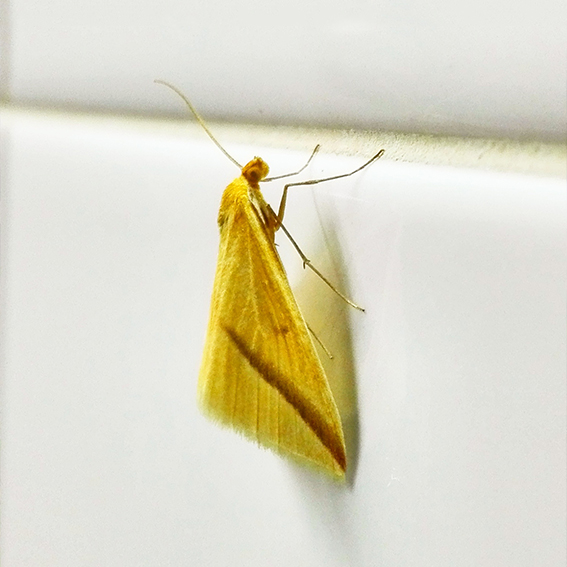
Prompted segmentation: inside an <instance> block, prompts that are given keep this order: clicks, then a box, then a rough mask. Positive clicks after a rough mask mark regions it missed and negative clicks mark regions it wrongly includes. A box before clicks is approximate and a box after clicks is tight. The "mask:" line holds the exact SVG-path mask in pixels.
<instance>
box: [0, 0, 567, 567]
mask: <svg viewBox="0 0 567 567" xmlns="http://www.w3.org/2000/svg"><path fill="white" fill-rule="evenodd" d="M1 10H2V14H3V15H4V16H8V17H4V18H3V19H2V21H1V23H0V26H1V29H0V31H1V32H2V41H3V44H2V48H3V51H2V56H1V61H2V64H3V68H2V75H3V78H4V83H3V92H4V93H5V94H6V95H9V97H10V98H11V99H12V101H13V102H15V103H18V104H22V103H24V102H26V101H28V102H29V101H34V102H35V104H36V105H38V106H44V107H48V106H50V105H56V106H60V107H62V108H63V109H64V110H65V109H72V108H96V109H101V108H103V109H107V110H117V109H118V110H122V111H125V112H129V113H138V114H143V113H146V114H150V113H154V114H155V113H159V112H163V111H165V110H167V111H171V112H177V109H178V108H180V105H179V103H178V101H176V100H175V98H174V97H173V96H171V95H170V93H168V92H167V91H164V89H163V88H162V89H161V90H160V89H159V88H158V87H157V86H154V85H153V84H152V82H151V81H152V80H153V79H154V78H155V77H164V78H167V79H169V80H171V81H172V82H175V83H177V84H179V85H180V86H181V87H183V88H184V89H185V90H187V91H188V92H189V93H190V94H191V96H192V98H193V99H195V101H196V102H197V104H198V106H199V107H200V108H202V109H203V112H204V113H205V114H209V115H213V116H214V115H216V116H217V117H218V116H221V117H225V118H228V119H230V120H232V121H237V120H239V119H242V118H247V119H258V120H261V121H263V122H265V123H267V124H270V123H275V122H283V123H303V124H306V125H307V126H309V125H313V124H319V125H321V124H323V125H335V124H342V125H345V126H349V127H364V128H377V127H392V128H396V129H399V130H402V131H406V132H411V131H439V132H445V133H458V134H460V135H463V136H466V135H467V134H474V133H484V134H495V135H501V136H502V135H509V136H512V137H520V138H531V139H536V140H538V139H539V140H543V141H546V140H547V141H553V140H557V139H558V138H559V137H560V136H561V135H562V133H563V132H564V129H565V108H564V100H565V92H564V85H563V79H564V74H565V71H564V69H563V55H564V47H562V46H558V45H559V43H560V41H563V35H562V34H561V33H560V32H561V25H563V24H561V23H560V16H561V13H562V11H563V10H564V8H563V6H560V5H559V4H558V3H555V2H549V3H548V5H546V4H542V3H539V4H538V5H535V6H533V5H527V4H525V5H522V3H521V2H520V3H510V4H508V3H506V2H500V3H491V4H488V3H487V4H486V5H478V4H477V5H474V6H473V5H471V6H470V7H469V6H468V5H464V4H463V5H457V4H455V3H451V4H448V5H444V4H443V3H441V2H439V3H435V4H430V5H428V6H427V7H426V6H425V5H423V4H417V3H416V4H415V5H414V4H412V3H407V2H406V3H399V2H398V3H390V4H388V3H382V4H378V3H369V2H367V3H364V2H359V3H356V4H352V5H348V6H346V5H342V4H339V3H337V4H335V5H333V4H330V3H328V2H327V3H323V2H320V3H317V2H313V1H311V2H308V3H297V5H294V4H292V3H288V4H286V5H285V6H284V5H280V6H276V7H275V8H273V11H272V8H271V7H270V6H269V5H267V4H266V3H262V4H258V5H255V4H254V3H252V2H250V3H242V4H238V5H236V4H227V5H224V4H223V3H218V4H215V3H210V2H209V3H206V4H205V3H202V4H192V3H176V2H173V0H170V1H169V2H162V3H159V4H158V3H155V4H150V3H139V2H136V3H134V2H132V3H129V2H125V1H122V2H113V3H104V2H99V3H96V4H91V3H82V2H67V3H66V2H64V1H63V0H56V1H53V2H35V3H34V2H29V1H28V2H23V1H18V0H12V2H11V3H10V5H8V4H5V5H3V6H2V8H1ZM258 11H262V12H263V13H264V15H263V16H262V18H258V17H257V12H258ZM473 12H474V13H473ZM473 16H474V17H473ZM475 18H476V19H475ZM260 20H263V25H260V23H261V22H260ZM259 22H260V23H259ZM457 22H458V25H457ZM463 22H466V24H465V23H463ZM521 30H523V33H520V31H521ZM0 119H1V123H0V127H1V128H0V133H1V139H0V142H1V145H0V149H1V151H2V153H1V159H2V161H1V170H0V173H1V178H0V181H1V188H2V209H1V216H0V221H1V236H2V240H1V248H0V254H1V255H0V261H1V265H0V268H1V271H0V291H1V306H0V307H1V313H2V320H1V333H2V334H1V337H2V342H1V345H0V349H1V350H0V364H1V371H2V376H1V383H0V387H1V389H0V412H1V413H0V420H1V421H0V434H1V437H2V438H1V446H0V492H1V494H2V499H1V508H0V560H1V563H2V566H3V567H28V566H30V567H44V566H45V567H68V566H81V567H82V566H85V567H99V566H112V567H114V566H116V567H130V566H132V567H134V566H136V567H138V566H148V567H153V566H158V565H160V566H172V567H182V566H183V567H185V566H193V565H195V566H205V565H206V566H214V567H216V566H224V565H231V566H243V567H244V566H249V565H262V566H264V565H266V566H289V565H297V566H299V567H304V566H305V567H320V566H321V567H322V566H325V567H326V566H332V567H335V566H337V567H342V566H349V567H350V566H353V567H358V566H362V567H367V566H368V567H374V566H384V567H406V566H422V565H423V566H428V567H429V566H433V567H449V566H450V567H453V566H461V565H467V566H468V565H471V566H473V565H474V566H483V567H485V566H487V567H501V566H513V567H532V566H534V565H535V566H540V565H541V566H545V567H547V566H551V567H556V566H557V567H559V566H562V565H564V563H565V553H566V544H565V530H566V501H565V491H566V487H565V466H566V463H565V428H566V409H565V394H566V392H565V380H566V362H565V353H566V346H567V345H566V337H565V321H566V298H565V295H566V294H565V287H566V286H565V280H566V271H567V253H566V243H565V236H566V231H567V221H566V212H567V199H566V195H565V179H564V176H563V174H562V172H561V167H562V163H563V162H562V161H561V160H562V159H564V156H565V150H564V148H559V149H558V146H554V147H551V146H546V145H541V146H540V154H541V155H540V157H538V155H537V154H534V152H533V151H530V152H526V153H522V147H520V146H518V147H516V146H514V147H515V148H516V150H514V151H513V152H512V154H513V156H515V157H514V159H511V160H509V163H508V167H507V168H506V169H507V171H506V172H498V171H494V170H492V171H490V170H482V169H479V168H472V167H469V168H465V167H463V166H462V165H460V164H462V161H459V160H457V159H455V163H454V164H452V165H445V166H440V165H431V164H425V163H423V161H425V160H423V161H420V160H419V159H418V157H415V159H414V161H413V163H409V162H407V161H405V162H404V161H395V160H393V159H391V157H390V159H387V157H388V156H386V158H385V159H383V160H382V161H380V162H378V163H376V164H375V165H374V166H373V167H372V168H371V169H369V170H367V171H365V172H364V173H362V174H360V175H358V176H357V177H355V178H351V179H349V180H344V181H342V182H337V183H333V184H327V185H324V186H323V185H322V186H317V187H314V188H310V189H305V188H304V189H301V190H299V189H298V190H297V191H294V192H293V194H292V195H291V197H290V201H289V205H288V214H287V225H288V228H289V229H290V230H291V231H292V233H293V234H294V236H295V237H296V238H297V240H298V241H299V242H300V243H301V245H302V246H303V248H304V249H305V251H306V252H307V253H308V254H309V255H310V256H311V257H312V259H313V260H314V261H315V263H318V264H319V265H321V266H322V267H324V269H325V272H326V273H329V274H330V275H331V276H332V278H333V279H334V280H335V281H339V282H341V287H343V288H344V289H345V290H347V291H348V293H349V295H351V296H352V297H353V298H354V299H355V300H356V301H358V302H359V303H361V304H362V305H364V307H365V308H366V310H367V311H366V313H365V314H359V313H349V312H348V311H347V312H345V311H344V309H342V306H341V305H340V303H337V302H336V301H335V299H334V298H333V297H332V295H331V294H328V293H327V291H326V290H325V288H324V286H323V284H321V283H320V282H319V281H317V280H316V278H314V277H312V276H311V275H310V274H305V273H304V272H303V271H302V270H301V265H300V262H299V259H298V258H297V256H296V255H295V254H294V252H293V250H291V249H290V247H289V246H288V245H287V244H286V242H285V240H283V239H282V238H280V239H279V242H280V243H281V251H282V256H283V257H284V261H285V264H286V266H287V267H288V271H289V274H290V279H291V281H292V283H293V285H294V289H295V290H296V291H297V294H298V297H299V300H300V302H301V305H302V307H303V308H304V310H305V311H306V313H307V315H308V317H309V319H310V321H312V322H313V324H314V326H315V327H316V328H317V331H318V334H319V335H320V336H321V338H322V339H323V340H324V341H325V342H326V343H327V344H329V345H331V347H332V348H333V350H334V352H335V355H336V360H335V361H334V362H333V363H332V364H334V365H335V366H334V367H331V368H330V369H329V372H330V374H331V375H334V374H337V375H345V376H346V377H347V378H348V379H349V380H351V381H352V384H354V389H353V391H352V392H351V398H349V399H346V400H343V401H342V402H341V403H342V408H343V417H344V419H345V425H346V427H347V430H348V436H349V439H350V443H349V447H348V449H349V458H350V461H351V473H350V475H349V481H348V484H347V485H346V486H339V485H336V484H334V483H333V482H331V481H329V480H327V479H326V478H324V477H319V476H317V475H314V474H313V473H312V472H311V471H308V470H303V469H299V468H297V467H296V466H295V465H293V464H290V463H287V462H286V461H284V460H282V459H281V458H279V457H277V456H275V455H272V454H271V453H269V452H267V451H263V450H261V449H259V448H258V447H256V446H254V445H253V444H251V443H248V442H246V441H244V440H242V439H241V438H239V437H238V436H237V435H235V434H233V433H232V432H230V431H226V430H221V429H219V428H218V427H216V426H215V425H214V424H212V423H210V422H208V421H207V420H206V419H205V418H203V417H202V416H201V415H200V414H199V412H198V411H197V408H196V403H195V393H196V392H195V387H196V374H197V370H198V366H199V362H200V356H201V347H202V343H203V334H204V331H205V327H206V320H207V314H208V302H209V296H210V292H211V284H212V278H213V274H214V266H215V260H216V258H215V256H216V248H217V242H218V236H217V229H216V224H215V221H216V214H217V208H218V203H219V199H220V194H221V192H222V189H223V187H224V186H225V185H226V184H227V183H228V181H230V180H231V178H233V177H234V176H235V175H236V174H237V171H235V168H234V166H232V165H231V164H230V163H229V162H228V161H227V160H226V159H225V158H224V157H223V156H222V155H221V154H220V153H219V152H218V150H217V149H216V148H215V147H214V146H213V145H212V144H211V143H210V142H209V141H208V140H207V139H206V138H205V137H204V135H203V134H202V133H201V132H199V131H197V130H196V129H191V128H188V129H187V132H186V133H185V132H182V133H181V134H180V130H179V128H178V127H177V126H175V125H167V124H164V123H162V122H157V121H153V120H150V119H147V120H138V121H128V120H115V119H112V118H110V119H108V118H103V117H99V118H97V116H94V117H90V118H89V117H77V116H75V115H72V114H65V113H61V114H54V115H50V114H46V113H43V112H26V111H18V112H14V111H12V110H10V109H9V108H4V109H3V110H2V111H1V113H0ZM243 130H245V129H243ZM246 132H248V130H245V131H244V133H243V137H246V135H247V134H246ZM278 132H279V131H278V130H274V136H275V138H274V139H276V137H277V134H278ZM332 135H333V134H332V133H331V134H330V136H331V137H332ZM277 139H278V140H279V142H278V143H276V144H274V143H271V144H268V143H266V144H258V145H254V146H252V145H245V144H242V143H240V144H238V143H234V142H232V143H231V142H229V144H230V147H229V149H230V151H231V152H232V153H234V154H235V155H236V157H237V158H238V159H240V160H242V161H245V160H246V159H247V158H248V157H251V156H253V155H262V156H263V157H264V158H265V159H266V160H267V161H268V162H269V163H270V165H271V166H272V169H273V172H274V173H277V172H285V171H288V170H291V169H294V168H295V167H296V166H297V165H298V164H301V163H302V161H303V160H304V159H305V158H306V157H307V155H308V153H309V152H308V151H307V150H305V151H291V150H289V149H286V147H289V146H292V145H294V141H293V140H291V139H290V140H286V139H285V137H284V138H283V139H282V138H277ZM417 143H418V144H419V143H422V144H423V146H420V147H423V148H426V147H427V143H425V142H423V141H422V142H417ZM278 145H279V147H278ZM413 150H414V151H413V154H412V155H413V156H419V155H420V152H419V151H415V148H413ZM532 150H533V147H532ZM386 151H388V147H386ZM424 151H425V150H424ZM514 152H515V153H514ZM402 153H403V152H402ZM409 153H410V152H409V148H408V152H407V155H409ZM392 155H395V154H394V152H391V154H390V156H392ZM455 155H457V153H456V154H455ZM472 155H473V157H474V155H475V154H474V153H473V154H472ZM550 156H551V157H550ZM554 156H555V157H554ZM557 156H559V157H557ZM561 156H563V157H561ZM469 157H470V156H469ZM484 157H485V156H484V153H482V156H481V152H480V151H479V153H478V156H477V158H478V161H479V162H481V159H483V158H484ZM459 159H460V158H459ZM362 160H363V158H362V157H360V156H359V157H345V156H338V155H330V154H326V153H324V152H323V153H322V154H321V155H320V156H318V157H317V159H316V161H315V163H313V164H312V166H311V167H310V169H309V172H308V173H307V175H308V176H310V177H317V176H320V175H331V174H333V173H339V172H343V171H345V170H348V169H350V168H352V167H355V166H356V165H358V164H360V163H361V161H362ZM526 160H531V162H532V163H535V165H534V167H533V168H531V169H533V170H538V171H543V172H544V174H539V175H534V174H523V173H522V174H520V173H519V172H520V171H524V168H523V167H522V164H523V163H524V162H525V161H526ZM538 160H539V162H541V163H544V164H547V163H553V164H555V165H554V166H553V167H548V166H547V165H545V166H542V167H540V168H538V167H537V163H536V162H538ZM546 160H548V161H546ZM446 161H447V160H446ZM448 161H449V163H450V162H451V160H450V159H449V160H448ZM473 161H474V160H473ZM558 164H559V165H558ZM515 170H516V171H515ZM546 171H547V172H548V173H547V174H545V172H546ZM557 172H559V174H558V173H557ZM275 185H276V186H275V187H274V188H268V189H266V191H265V192H266V194H267V197H268V198H269V199H271V200H272V202H277V199H278V196H279V192H278V186H277V184H275ZM344 329H347V330H348V332H347V333H346V334H344V331H343V330H344ZM341 333H343V334H341Z"/></svg>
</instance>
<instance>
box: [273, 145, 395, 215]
mask: <svg viewBox="0 0 567 567" xmlns="http://www.w3.org/2000/svg"><path fill="white" fill-rule="evenodd" d="M317 149H318V148H315V151H316V150H317ZM315 151H314V152H313V155H314V154H315ZM313 155H312V156H311V157H313ZM383 155H384V150H380V151H379V152H378V153H377V154H376V155H375V156H373V157H371V158H370V159H369V160H368V161H367V162H366V163H363V164H362V165H361V166H360V167H357V168H356V169H354V170H353V171H351V172H349V173H341V174H340V175H333V176H332V177H324V178H322V179H309V180H307V181H296V182H295V183H287V184H286V185H284V188H283V194H282V200H281V201H280V206H279V209H278V222H279V224H280V225H281V223H282V222H283V218H284V213H285V204H286V201H287V190H288V189H289V188H290V187H297V186H299V185H316V184H317V183H324V182H325V181H333V180H334V179H342V178H343V177H350V176H351V175H354V174H355V173H358V172H359V171H361V170H362V169H364V168H365V167H368V166H369V165H370V164H371V163H372V162H374V161H376V160H377V159H380V158H381V157H382V156H383ZM309 161H311V158H309ZM309 161H308V162H307V163H309Z"/></svg>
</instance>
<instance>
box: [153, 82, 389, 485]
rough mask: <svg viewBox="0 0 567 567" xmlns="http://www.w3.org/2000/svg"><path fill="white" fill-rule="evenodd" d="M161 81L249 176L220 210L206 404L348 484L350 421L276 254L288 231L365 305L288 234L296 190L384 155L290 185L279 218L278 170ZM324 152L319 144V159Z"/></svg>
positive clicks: (202, 398) (204, 375)
mask: <svg viewBox="0 0 567 567" xmlns="http://www.w3.org/2000/svg"><path fill="white" fill-rule="evenodd" d="M156 82H159V83H162V84H165V85H166V86H168V87H170V88H171V89H173V90H174V91H175V92H176V93H177V94H178V95H179V96H181V97H182V99H183V100H184V101H185V103H186V104H187V106H188V107H189V109H190V110H191V112H192V113H193V115H194V116H195V117H196V119H197V120H198V121H199V122H200V123H201V125H202V126H203V128H204V129H205V131H206V132H207V133H208V134H209V136H210V137H211V139H212V140H213V141H214V142H215V143H216V144H217V145H218V146H219V147H220V148H221V150H222V151H223V152H224V153H225V155H227V156H228V157H229V158H230V159H231V160H232V161H233V162H234V163H235V164H236V165H238V166H239V167H240V168H241V174H240V176H239V177H237V178H236V179H235V180H234V181H233V182H232V183H230V184H229V185H228V187H227V188H226V189H225V191H224V193H223V195H222V199H221V204H220V209H219V214H218V225H219V230H220V246H219V254H218V260H217V269H216V275H215V280H214V286H213V293H212V298H211V309H210V318H209V324H208V329H207V333H206V339H205V347H204V351H203V359H202V363H201V368H200V371H199V379H198V399H199V404H200V407H201V409H202V411H203V412H204V413H205V414H206V415H208V416H209V417H211V418H212V419H213V420H215V421H217V422H219V423H220V424H222V425H225V426H228V427H231V428H233V429H235V430H236V431H238V432H240V433H241V434H243V435H245V436H246V437H248V438H250V439H252V440H254V441H256V442H257V443H259V444H261V445H263V446H265V447H268V448H270V449H272V450H274V451H276V452H278V453H280V454H282V455H285V456H288V457H291V458H292V459H293V460H296V461H301V462H304V463H307V464H311V465H313V466H315V467H318V468H320V469H323V470H324V471H326V472H328V473H330V474H331V475H333V476H335V477H338V478H344V474H345V471H346V467H347V456H346V448H345V441H344V434H343V429H342V425H341V419H340V416H339V412H338V410H337V406H336V404H335V400H334V399H333V395H332V393H331V389H330V387H329V383H328V381H327V378H326V376H325V372H324V370H323V366H322V365H321V361H320V360H319V356H318V354H317V351H316V349H315V346H314V341H313V336H312V333H311V332H310V330H309V328H308V325H307V323H306V322H305V320H304V318H303V316H302V314H301V311H300V310H299V307H298V305H297V302H296V300H295V298H294V296H293V293H292V291H291V288H290V285H289V282H288V279H287V276H286V273H285V270H284V267H283V264H282V262H281V260H280V257H279V255H278V252H277V250H276V245H275V233H276V232H277V231H278V230H279V229H282V230H283V231H284V232H285V233H286V235H288V237H289V238H290V239H291V242H292V244H293V245H294V246H295V248H296V249H297V250H298V251H299V253H300V255H301V257H302V260H303V262H304V265H306V266H309V267H310V268H311V269H313V270H314V271H315V272H316V273H317V274H318V275H319V276H320V277H322V278H323V280H324V281H325V282H326V283H327V284H329V285H330V286H331V288H332V289H333V290H334V291H335V292H336V293H338V294H339V295H340V296H341V297H342V298H343V299H344V300H345V301H347V302H348V303H349V304H350V305H352V306H353V307H357V308H358V306H356V305H355V304H354V303H352V302H351V301H350V300H348V299H347V298H346V297H344V296H343V295H342V294H340V293H339V292H338V291H337V290H336V289H335V288H334V287H333V286H332V285H331V284H330V282H328V280H326V279H325V278H324V277H323V276H322V274H320V273H319V272H318V271H317V270H316V269H315V268H314V267H313V266H312V265H311V263H310V261H309V260H308V259H307V258H306V257H305V255H304V254H303V253H302V252H301V250H300V249H299V247H298V246H297V244H296V243H295V241H294V240H293V239H292V238H291V236H290V235H289V233H288V232H287V230H286V229H285V226H284V225H283V218H284V212H285V205H286V199H287V191H288V188H289V187H291V186H295V185H306V184H307V185H309V184H315V183H321V182H324V181H329V180H331V179H338V178H341V177H347V176H349V175H352V174H354V173H356V172H357V171H360V170H361V169H363V168H364V167H367V166H368V165H369V164H370V163H372V162H373V161H375V160H377V159H378V158H380V157H381V156H382V154H383V153H384V151H383V150H381V151H380V152H378V153H377V154H376V155H375V156H374V157H373V158H372V159H370V160H369V161H368V162H366V163H365V164H364V165H362V166H361V167H359V168H357V169H356V170H354V171H352V172H350V173H347V174H342V175H337V176H334V177H329V178H325V179H317V180H310V181H301V182H296V183H289V184H287V185H285V187H284V191H283V196H282V201H281V203H280V207H279V210H278V213H277V214H276V213H275V212H274V210H273V209H272V208H271V206H270V205H269V204H268V203H267V202H266V201H265V199H264V197H263V195H262V192H261V190H260V183H261V182H262V181H268V180H273V179H275V178H268V173H269V168H268V165H267V164H266V163H265V162H264V161H263V160H262V159H261V158H259V157H255V158H254V159H253V160H251V161H250V162H248V163H247V164H246V165H245V166H244V167H241V166H240V165H239V164H238V163H237V162H236V161H235V160H234V159H233V158H232V157H231V156H230V155H229V154H228V153H227V152H226V151H225V150H224V148H222V146H220V144H219V143H218V142H217V141H216V139H215V138H214V136H213V135H212V134H211V133H210V132H209V130H208V128H207V127H206V125H205V124H204V122H203V120H202V119H201V117H200V116H199V114H198V113H197V112H196V110H195V109H194V108H193V105H192V104H191V103H190V102H189V100H188V99H187V98H186V97H185V96H184V95H183V94H182V93H181V92H180V91H179V90H178V89H177V88H175V87H174V86H172V85H170V84H169V83H165V82H163V81H156ZM317 150H318V146H317V147H316V148H315V150H314V152H313V153H312V155H311V158H312V157H313V156H314V155H315V153H316V152H317ZM311 158H310V159H309V161H310V160H311ZM309 161H308V162H307V164H308V163H309ZM307 164H305V166H304V167H303V168H302V169H304V168H305V167H306V166H307ZM300 171H301V170H300ZM296 173H299V172H296ZM291 175H294V174H291ZM280 177H286V176H280ZM280 177H278V179H279V178H280ZM359 309H360V308H359Z"/></svg>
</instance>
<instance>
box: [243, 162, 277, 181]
mask: <svg viewBox="0 0 567 567" xmlns="http://www.w3.org/2000/svg"><path fill="white" fill-rule="evenodd" d="M269 172H270V168H269V167H268V164H267V163H266V162H265V161H264V160H263V159H262V158H259V157H255V158H254V159H253V160H252V161H249V162H248V163H247V164H246V165H245V166H244V167H243V168H242V176H243V177H244V179H246V181H248V183H250V185H258V183H259V182H260V181H262V179H264V178H265V177H267V176H268V173H269Z"/></svg>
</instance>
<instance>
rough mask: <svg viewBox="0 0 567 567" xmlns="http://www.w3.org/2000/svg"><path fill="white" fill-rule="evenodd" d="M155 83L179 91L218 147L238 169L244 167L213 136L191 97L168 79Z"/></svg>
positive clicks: (157, 80) (175, 91) (158, 80)
mask: <svg viewBox="0 0 567 567" xmlns="http://www.w3.org/2000/svg"><path fill="white" fill-rule="evenodd" d="M154 83H158V84H159V85H165V86H166V87H169V88H170V89H171V90H172V91H173V92H174V93H177V94H178V95H179V96H180V97H181V99H182V100H183V102H184V103H185V104H186V105H187V108H188V109H189V110H190V111H191V113H192V114H193V116H194V117H195V119H196V120H197V122H198V123H199V124H200V125H201V127H202V128H203V130H204V131H205V132H206V133H207V135H208V136H209V138H210V139H211V140H212V141H213V142H214V143H215V145H216V146H217V148H218V149H219V150H220V151H221V152H222V153H223V154H224V155H225V156H226V157H227V158H228V159H229V160H230V161H231V162H232V163H233V164H234V165H236V167H238V169H242V166H241V165H240V164H239V163H238V162H237V161H236V160H235V159H234V158H233V157H232V156H231V155H230V154H229V153H228V152H227V151H226V150H225V149H224V148H223V147H222V146H221V145H220V142H219V141H218V140H217V139H216V138H215V137H214V136H213V133H212V132H211V131H210V130H209V129H208V128H207V125H206V124H205V121H204V120H203V119H202V118H201V116H200V115H199V113H198V112H197V110H195V107H194V106H193V105H192V104H191V102H190V101H189V99H188V98H187V97H186V96H185V95H184V94H183V93H182V92H181V91H180V90H179V89H178V88H177V87H174V86H173V85H172V84H171V83H168V82H167V81H162V80H161V79H156V80H155V81H154Z"/></svg>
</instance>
